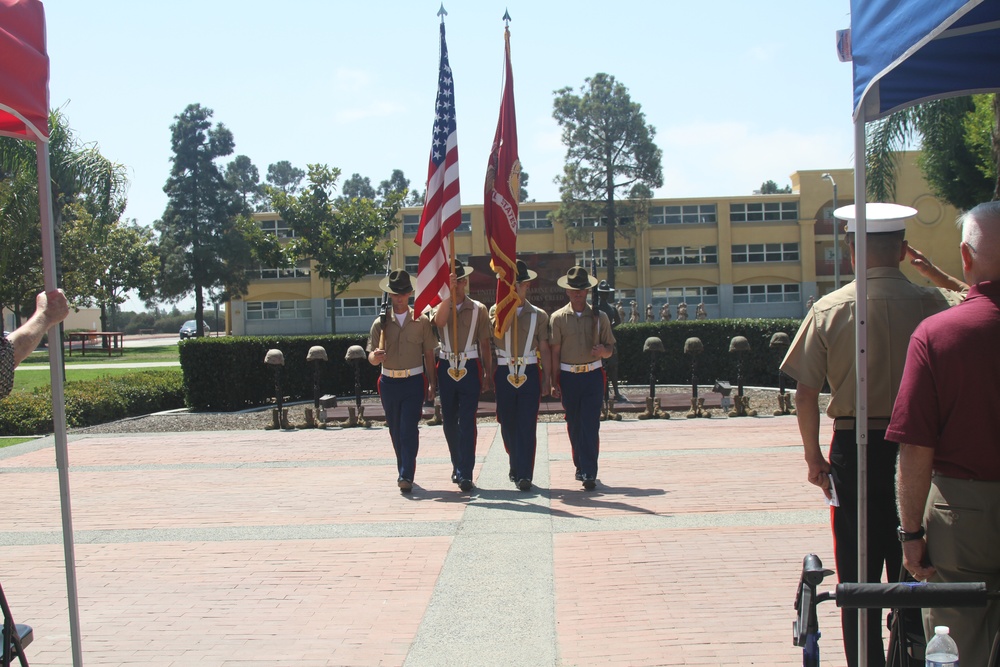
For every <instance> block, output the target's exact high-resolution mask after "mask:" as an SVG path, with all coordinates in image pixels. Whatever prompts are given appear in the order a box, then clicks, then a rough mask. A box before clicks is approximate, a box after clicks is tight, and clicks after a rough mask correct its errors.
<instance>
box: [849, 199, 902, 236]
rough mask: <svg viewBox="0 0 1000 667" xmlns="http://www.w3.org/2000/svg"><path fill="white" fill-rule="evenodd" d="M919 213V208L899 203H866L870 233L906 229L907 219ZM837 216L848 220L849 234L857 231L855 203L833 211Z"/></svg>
mask: <svg viewBox="0 0 1000 667" xmlns="http://www.w3.org/2000/svg"><path fill="white" fill-rule="evenodd" d="M916 214H917V209H915V208H911V207H909V206H900V205H899V204H882V203H871V204H865V220H866V222H867V226H866V229H867V231H868V233H869V234H886V233H889V232H900V231H904V230H905V229H906V221H907V219H908V218H912V217H913V216H915V215H916ZM833 216H834V217H835V218H839V219H841V220H846V221H847V228H846V230H845V231H847V232H848V233H849V234H852V233H854V232H855V231H857V213H856V212H855V210H854V204H850V205H848V206H841V207H840V208H838V209H837V210H836V211H834V212H833Z"/></svg>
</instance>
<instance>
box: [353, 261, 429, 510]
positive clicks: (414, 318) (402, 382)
mask: <svg viewBox="0 0 1000 667" xmlns="http://www.w3.org/2000/svg"><path fill="white" fill-rule="evenodd" d="M379 287H380V288H381V289H382V291H383V292H385V293H387V294H389V300H390V302H391V304H392V307H391V312H389V311H390V309H388V308H387V309H386V310H385V311H383V313H382V314H381V315H380V316H379V317H377V318H375V321H374V322H373V323H372V328H371V332H370V334H369V336H368V346H367V351H368V363H370V364H371V365H372V366H378V365H379V364H382V373H381V375H379V378H378V393H379V397H380V398H381V399H382V408H383V409H384V410H385V422H386V426H388V427H389V437H390V438H391V439H392V448H393V450H395V452H396V469H397V472H398V475H399V478H398V479H397V481H396V483H397V485H398V486H399V489H400V491H402V492H403V493H409V492H410V491H412V490H413V477H414V473H415V472H416V467H417V450H418V449H419V447H420V435H419V431H418V430H417V423H418V422H419V421H420V415H421V410H422V407H423V402H424V398H425V397H426V398H427V400H433V399H434V386H435V384H436V382H435V377H434V347H435V346H436V345H437V340H436V339H435V337H434V331H433V329H432V328H431V323H430V320H429V319H427V318H426V317H423V316H418V315H416V314H415V313H414V312H413V309H412V308H410V306H409V300H410V295H411V294H412V293H413V285H412V283H411V281H410V274H408V273H407V272H406V271H403V270H396V271H392V272H391V273H390V274H389V275H388V276H386V277H385V278H383V279H382V281H381V282H380V283H379Z"/></svg>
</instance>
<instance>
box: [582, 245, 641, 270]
mask: <svg viewBox="0 0 1000 667" xmlns="http://www.w3.org/2000/svg"><path fill="white" fill-rule="evenodd" d="M595 253H596V255H595ZM595 256H596V258H597V268H600V269H603V268H607V266H608V260H607V250H605V249H604V248H600V249H598V250H596V251H594V250H584V251H583V252H578V253H576V263H577V265H579V266H583V267H585V268H586V269H588V270H590V269H592V268H593V266H594V264H593V260H594V258H595ZM615 259H616V263H615V266H621V267H634V266H635V248H615Z"/></svg>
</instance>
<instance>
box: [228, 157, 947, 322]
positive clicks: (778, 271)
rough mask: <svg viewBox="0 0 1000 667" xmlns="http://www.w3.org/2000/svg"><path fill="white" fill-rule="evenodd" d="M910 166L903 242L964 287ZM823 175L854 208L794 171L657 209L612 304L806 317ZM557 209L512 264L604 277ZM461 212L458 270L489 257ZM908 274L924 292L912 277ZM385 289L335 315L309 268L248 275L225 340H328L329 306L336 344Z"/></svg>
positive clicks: (590, 245) (532, 224)
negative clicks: (756, 188)
mask: <svg viewBox="0 0 1000 667" xmlns="http://www.w3.org/2000/svg"><path fill="white" fill-rule="evenodd" d="M916 157H917V153H915V152H909V153H904V154H902V155H901V164H900V173H899V175H898V179H897V186H896V203H899V204H905V205H907V206H912V207H914V208H916V209H917V211H918V213H917V216H916V220H914V221H911V222H910V223H909V226H908V228H907V238H908V239H909V241H910V243H911V244H912V245H913V246H915V247H916V248H919V249H920V250H921V251H923V252H924V253H925V254H927V255H928V257H930V258H931V259H932V260H933V261H934V262H935V263H937V264H938V265H939V266H941V267H942V268H943V269H944V270H945V271H947V272H948V273H951V274H952V275H956V276H961V261H960V257H959V254H958V243H959V240H960V235H959V232H958V230H957V229H956V227H955V225H954V222H955V219H956V218H957V217H958V213H959V212H958V211H956V210H955V209H954V208H953V207H951V206H950V205H948V204H946V203H944V202H941V201H939V200H938V199H936V198H935V197H934V196H933V195H932V194H931V193H930V191H929V187H928V185H927V183H926V182H925V181H924V179H923V177H922V175H921V174H920V171H919V169H918V168H917V166H916V162H915V161H916ZM824 174H829V176H830V178H831V179H833V181H834V182H836V184H837V190H838V192H837V198H838V201H837V204H838V205H840V206H842V205H844V204H849V203H853V201H854V174H853V171H852V170H850V169H829V170H810V171H797V172H795V173H793V174H792V175H791V185H792V192H791V193H790V194H773V195H760V194H748V195H736V196H733V195H728V196H719V197H699V198H690V199H654V200H652V202H651V208H650V212H649V219H648V221H646V224H644V225H641V230H640V231H639V233H637V234H636V235H635V236H634V238H631V239H627V240H626V239H621V238H619V239H617V241H616V254H617V264H616V268H615V283H616V284H615V287H616V288H617V294H616V297H617V298H618V299H619V300H620V301H622V302H624V303H625V304H626V306H625V307H626V317H628V314H629V307H628V304H630V303H631V301H633V300H634V301H635V302H636V304H637V309H638V311H639V313H640V316H639V320H640V321H644V320H645V316H644V313H645V312H646V306H647V304H648V305H651V306H652V311H653V317H654V319H657V320H658V319H660V315H659V313H660V309H661V306H662V305H663V304H664V303H668V304H670V310H671V312H672V314H673V316H674V317H676V313H677V306H678V305H679V304H680V303H682V302H683V303H686V304H687V306H688V311H689V317H691V318H692V319H693V318H694V314H695V309H696V307H697V305H698V304H704V307H705V310H706V311H707V313H708V316H709V317H710V318H720V317H727V318H728V317H735V318H743V317H750V318H753V317H795V318H797V317H801V316H802V315H803V314H804V312H805V309H806V306H807V303H808V301H809V299H810V298H817V297H819V296H822V295H824V294H826V293H828V292H830V291H832V290H833V289H834V278H835V276H834V274H835V271H834V264H835V262H834V233H833V221H832V211H833V208H834V207H833V186H832V183H831V182H830V180H828V179H825V178H823V175H824ZM557 207H558V203H557V202H531V203H524V204H521V207H520V223H519V229H518V239H517V244H518V255H519V256H521V257H526V258H529V257H530V256H531V255H546V254H551V255H553V256H558V255H559V254H560V253H572V254H574V255H575V257H576V261H577V262H578V263H581V264H584V265H585V266H587V267H588V269H589V268H591V267H592V266H593V264H592V263H593V262H595V261H596V265H597V266H596V271H597V274H598V275H599V276H603V275H604V274H605V271H606V268H605V267H606V262H607V257H606V252H605V251H606V247H607V246H606V240H607V234H606V230H605V228H604V227H603V226H595V227H594V231H595V233H594V235H593V241H591V239H590V238H589V236H587V237H586V238H584V239H583V240H579V241H570V240H569V237H568V236H567V233H566V230H565V229H564V228H563V225H562V224H560V223H556V222H553V221H552V220H551V218H550V217H549V214H550V213H552V212H554V211H555V209H556V208H557ZM462 210H463V213H462V225H461V227H460V228H459V230H458V231H457V232H456V233H455V252H456V254H457V255H458V256H459V258H461V259H463V260H467V259H468V258H470V257H471V258H476V257H481V256H486V255H488V254H489V250H488V247H487V244H486V238H485V233H484V223H483V206H482V205H481V204H476V205H466V206H463V207H462ZM257 218H258V220H259V222H260V224H261V227H262V228H263V229H264V230H265V231H268V232H270V233H273V234H276V235H278V236H279V237H287V236H288V233H289V232H288V228H287V227H286V226H284V225H283V223H282V221H281V220H279V219H278V218H277V215H276V214H273V213H262V214H258V215H257ZM400 218H401V224H400V225H399V226H398V227H397V228H396V229H395V230H394V231H393V233H392V236H391V238H392V240H394V241H395V242H396V255H395V257H396V260H395V261H394V264H395V266H397V267H400V268H405V269H406V270H407V271H410V272H411V273H412V274H415V273H416V269H417V266H416V265H417V255H418V248H417V246H416V244H415V243H414V236H415V234H416V232H417V227H418V225H419V221H420V209H419V208H407V209H403V210H402V211H401V213H400ZM587 222H590V223H591V224H593V222H594V221H583V223H584V224H586V223H587ZM841 229H842V227H841ZM838 236H839V241H840V248H841V251H840V257H841V261H840V279H841V284H845V283H847V282H849V281H850V280H853V273H852V270H851V265H850V260H849V258H848V255H847V250H846V246H845V245H844V244H843V234H842V233H841V234H839V235H838ZM563 256H565V255H563ZM904 272H905V273H906V274H907V276H908V277H909V278H910V279H911V280H914V281H915V282H920V283H921V284H924V283H926V281H924V280H923V279H922V278H921V277H920V276H919V275H918V274H917V273H916V272H915V271H914V270H913V269H912V267H910V266H909V265H905V266H904ZM380 278H381V276H379V275H372V276H369V277H366V278H365V279H364V280H362V281H361V282H359V283H357V284H356V285H354V286H353V287H352V288H351V289H350V291H349V292H348V293H346V294H344V295H343V296H342V297H341V298H338V299H337V300H336V303H335V304H331V303H330V299H329V295H330V288H329V283H328V282H327V281H326V280H323V279H321V278H320V277H319V276H318V275H317V274H316V273H315V272H313V271H311V270H310V268H309V266H308V263H302V264H300V265H299V266H298V267H296V268H295V269H284V270H278V269H267V268H262V269H260V270H259V271H258V272H255V274H254V276H253V278H252V280H251V283H250V289H249V292H248V293H247V295H246V296H245V297H244V298H243V299H239V300H234V301H233V302H231V305H230V307H229V308H227V313H231V314H232V315H231V322H230V327H231V330H232V333H233V334H236V335H243V334H246V335H263V334H310V333H329V332H330V310H329V309H330V307H331V305H332V306H333V307H335V308H336V309H337V313H336V314H337V330H338V333H348V332H365V331H368V329H369V328H370V326H371V323H372V320H373V318H374V317H375V316H376V314H377V312H378V305H379V303H380V301H381V298H382V293H381V292H380V290H379V288H378V282H379V280H380Z"/></svg>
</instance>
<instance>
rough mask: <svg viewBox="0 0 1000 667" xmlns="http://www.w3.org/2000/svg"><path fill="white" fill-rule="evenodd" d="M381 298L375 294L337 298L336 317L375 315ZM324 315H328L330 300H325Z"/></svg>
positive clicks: (380, 303)
mask: <svg viewBox="0 0 1000 667" xmlns="http://www.w3.org/2000/svg"><path fill="white" fill-rule="evenodd" d="M381 305H382V300H381V299H380V298H379V297H377V296H362V297H355V298H352V299H337V317H375V316H376V315H378V313H379V307H380V306H381ZM326 316H327V317H329V316H330V300H329V299H327V300H326Z"/></svg>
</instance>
